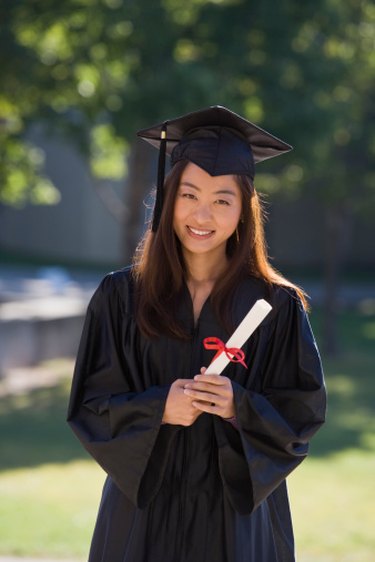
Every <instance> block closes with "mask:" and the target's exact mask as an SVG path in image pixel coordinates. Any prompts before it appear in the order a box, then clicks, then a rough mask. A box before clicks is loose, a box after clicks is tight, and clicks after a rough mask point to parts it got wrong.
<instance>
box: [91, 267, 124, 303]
mask: <svg viewBox="0 0 375 562" xmlns="http://www.w3.org/2000/svg"><path fill="white" fill-rule="evenodd" d="M133 299H134V281H133V275H132V267H131V266H127V267H124V268H123V269H119V270H117V271H112V272H111V273H108V274H107V275H105V277H104V278H103V279H102V281H101V282H100V284H99V286H98V288H97V289H96V291H95V293H94V295H93V297H92V299H91V301H90V304H89V308H90V309H91V310H92V311H93V312H95V311H97V310H98V309H100V308H102V307H103V306H106V307H112V306H115V307H116V308H118V309H120V310H122V311H123V312H127V313H131V311H132V309H133Z"/></svg>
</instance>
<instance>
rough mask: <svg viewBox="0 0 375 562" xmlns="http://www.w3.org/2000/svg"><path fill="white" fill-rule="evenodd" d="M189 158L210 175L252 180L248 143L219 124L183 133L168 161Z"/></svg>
mask: <svg viewBox="0 0 375 562" xmlns="http://www.w3.org/2000/svg"><path fill="white" fill-rule="evenodd" d="M179 160H189V162H194V164H197V166H199V167H200V168H203V170H205V171H206V172H207V173H208V174H210V175H211V176H222V175H226V174H233V175H237V174H238V175H245V176H249V177H250V178H251V179H254V175H255V167H254V157H253V153H252V151H251V148H250V146H249V145H248V144H247V143H246V142H244V141H243V140H242V139H240V138H238V136H237V135H236V134H234V133H232V132H231V131H230V130H228V129H224V128H223V127H211V128H210V129H207V128H205V129H201V130H199V136H196V135H187V136H186V137H183V139H182V140H181V142H180V143H179V144H178V145H177V146H175V147H174V149H173V151H172V155H171V164H172V166H174V165H175V164H176V162H178V161H179Z"/></svg>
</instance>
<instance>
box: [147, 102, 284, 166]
mask: <svg viewBox="0 0 375 562" xmlns="http://www.w3.org/2000/svg"><path fill="white" fill-rule="evenodd" d="M164 126H166V132H167V139H166V141H167V145H166V153H167V154H168V155H171V154H172V151H173V149H174V148H175V147H176V146H177V145H178V144H179V143H180V142H181V140H182V139H184V140H186V138H187V137H188V136H191V135H192V134H193V135H194V137H195V138H196V137H197V136H199V135H200V136H203V137H206V138H207V134H206V133H205V130H206V131H207V130H208V129H210V128H214V127H217V128H219V129H226V130H229V131H231V132H232V133H235V134H236V136H237V138H239V139H242V142H244V143H245V144H246V145H247V147H248V150H251V153H252V156H251V158H252V159H253V160H254V162H255V163H257V162H262V161H263V160H268V159H269V158H274V157H275V156H279V155H280V154H283V153H285V152H289V151H290V150H292V147H291V146H290V144H287V143H286V142H284V141H282V140H280V139H278V138H277V137H275V136H274V135H272V134H271V133H269V132H268V131H265V130H264V129H261V128H260V127H258V126H257V125H255V124H254V123H252V122H251V121H248V120H247V119H244V118H243V117H241V116H240V115H238V114H237V113H234V112H233V111H231V110H230V109H227V108H226V107H222V106H219V105H215V106H212V107H208V108H205V109H200V110H199V111H194V112H192V113H187V114H186V115H181V116H180V117H177V118H175V119H169V120H167V121H163V123H159V124H157V125H153V126H152V127H149V128H147V129H142V130H141V131H138V133H137V135H138V136H139V137H141V138H142V139H144V140H145V141H147V142H149V143H150V144H152V145H153V146H154V147H156V148H158V149H159V148H160V143H161V133H162V130H163V127H164ZM201 131H203V134H202V133H201ZM213 150H214V155H217V145H216V146H215V147H214V149H213ZM241 152H242V149H241ZM205 159H206V156H203V164H204V162H205ZM226 161H227V162H228V165H227V166H226V167H225V168H224V171H221V172H220V174H222V175H225V174H240V173H241V174H242V173H243V174H245V175H247V173H248V172H247V168H248V164H246V166H245V167H244V169H243V170H242V171H235V172H234V171H232V169H233V166H235V167H236V170H237V167H238V164H237V163H236V162H234V161H233V159H226ZM195 164H197V165H198V166H201V167H203V168H204V165H203V166H202V165H201V163H199V162H195ZM228 166H229V167H228ZM207 171H208V170H207ZM209 173H210V172H209ZM220 174H219V173H216V174H215V175H220Z"/></svg>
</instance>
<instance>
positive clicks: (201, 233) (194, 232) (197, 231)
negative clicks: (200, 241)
mask: <svg viewBox="0 0 375 562" xmlns="http://www.w3.org/2000/svg"><path fill="white" fill-rule="evenodd" d="M187 229H188V232H189V234H192V235H194V236H195V237H199V238H207V237H208V236H211V234H213V233H214V232H215V231H214V230H201V229H199V228H193V227H192V226H187Z"/></svg>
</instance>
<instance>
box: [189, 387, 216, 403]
mask: <svg viewBox="0 0 375 562" xmlns="http://www.w3.org/2000/svg"><path fill="white" fill-rule="evenodd" d="M184 394H186V395H187V396H190V397H191V398H194V399H195V400H200V401H203V402H209V403H214V404H221V403H222V402H223V397H222V396H219V395H218V394H213V393H211V392H200V391H198V390H192V389H190V388H185V390H184Z"/></svg>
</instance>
